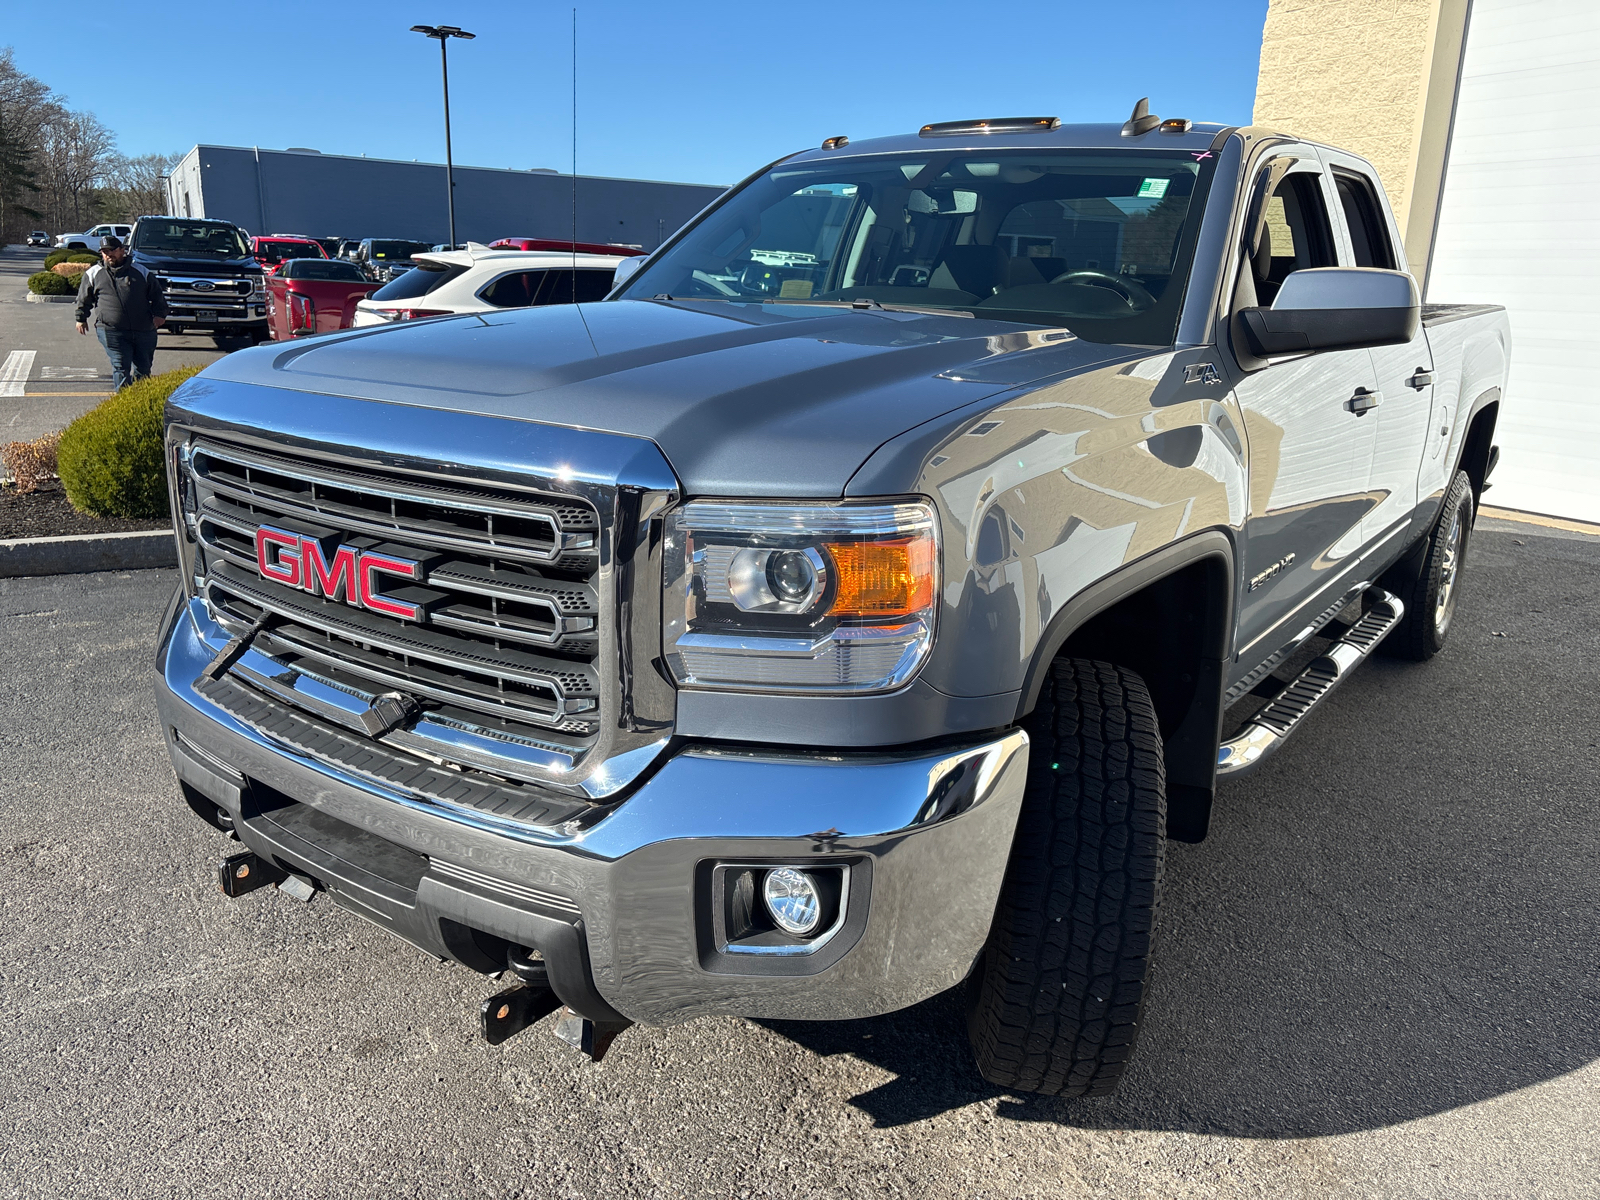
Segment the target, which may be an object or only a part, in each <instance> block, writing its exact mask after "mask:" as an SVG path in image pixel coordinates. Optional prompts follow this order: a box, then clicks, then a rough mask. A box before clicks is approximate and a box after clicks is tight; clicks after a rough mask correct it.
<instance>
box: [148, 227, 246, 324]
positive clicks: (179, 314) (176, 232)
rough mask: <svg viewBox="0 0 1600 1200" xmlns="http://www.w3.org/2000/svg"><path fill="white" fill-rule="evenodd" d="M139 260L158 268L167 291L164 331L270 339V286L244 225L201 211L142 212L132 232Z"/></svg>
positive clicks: (157, 273)
mask: <svg viewBox="0 0 1600 1200" xmlns="http://www.w3.org/2000/svg"><path fill="white" fill-rule="evenodd" d="M129 242H130V244H131V245H132V247H133V260H134V262H136V263H138V264H139V266H141V267H144V268H145V269H146V270H148V271H152V272H154V273H155V275H156V277H157V278H158V279H160V280H161V286H162V289H163V290H164V291H165V292H166V296H167V313H168V316H167V323H166V325H165V326H164V327H163V329H162V332H163V333H194V332H199V331H203V332H206V333H209V334H211V335H212V336H213V337H215V338H216V339H217V341H218V343H219V344H221V343H223V342H224V341H225V340H227V339H230V338H249V339H250V340H251V341H255V342H260V341H265V340H266V339H267V337H268V336H269V332H268V329H267V289H266V283H265V276H264V274H263V272H262V268H261V264H260V263H259V262H257V261H256V259H255V258H254V257H252V256H251V253H250V240H249V239H248V238H247V237H246V236H245V234H244V231H243V230H241V229H240V228H239V227H238V226H237V225H234V224H231V223H230V222H228V221H218V220H212V219H207V218H201V217H140V218H139V219H138V220H137V221H136V222H134V226H133V233H132V234H131V235H130V236H129Z"/></svg>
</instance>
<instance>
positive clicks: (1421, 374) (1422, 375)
mask: <svg viewBox="0 0 1600 1200" xmlns="http://www.w3.org/2000/svg"><path fill="white" fill-rule="evenodd" d="M1432 382H1433V372H1432V371H1426V370H1423V368H1421V367H1418V368H1417V369H1416V370H1415V371H1414V372H1413V373H1412V375H1411V378H1410V379H1408V380H1406V386H1407V387H1409V388H1416V389H1417V391H1419V392H1420V391H1421V390H1422V389H1423V388H1425V387H1427V386H1428V385H1429V384H1430V383H1432Z"/></svg>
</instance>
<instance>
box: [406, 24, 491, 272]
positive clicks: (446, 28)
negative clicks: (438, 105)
mask: <svg viewBox="0 0 1600 1200" xmlns="http://www.w3.org/2000/svg"><path fill="white" fill-rule="evenodd" d="M411 32H412V33H420V34H422V36H423V37H431V38H437V39H438V42H439V70H440V72H441V73H442V74H443V76H444V187H445V198H446V199H447V200H448V201H449V207H450V249H452V250H454V249H455V248H456V172H455V164H454V163H453V162H452V161H451V157H450V56H449V55H448V54H447V53H446V52H445V44H446V43H447V42H449V40H450V39H451V38H465V39H466V40H467V41H471V40H472V39H473V38H475V37H477V36H478V35H477V34H475V33H468V32H467V31H466V30H465V29H461V28H459V27H457V26H455V25H413V26H412V27H411Z"/></svg>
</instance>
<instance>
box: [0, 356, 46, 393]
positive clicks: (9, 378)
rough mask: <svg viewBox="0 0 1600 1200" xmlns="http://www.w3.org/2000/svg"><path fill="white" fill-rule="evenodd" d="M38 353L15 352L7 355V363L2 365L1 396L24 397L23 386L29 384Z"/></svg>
mask: <svg viewBox="0 0 1600 1200" xmlns="http://www.w3.org/2000/svg"><path fill="white" fill-rule="evenodd" d="M38 353H39V352H38V351H37V350H13V351H12V352H11V353H10V354H8V355H6V361H5V362H4V363H0V396H20V395H22V389H23V384H25V383H27V382H28V376H29V374H31V373H32V371H33V360H34V358H35V357H36V356H37V355H38Z"/></svg>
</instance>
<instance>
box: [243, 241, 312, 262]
mask: <svg viewBox="0 0 1600 1200" xmlns="http://www.w3.org/2000/svg"><path fill="white" fill-rule="evenodd" d="M256 246H257V250H256V257H257V258H264V259H266V260H267V261H268V262H282V261H283V260H284V259H288V258H321V257H322V247H321V246H318V245H317V244H316V243H315V242H272V241H267V240H266V239H265V238H263V239H261V240H259V241H257V242H256Z"/></svg>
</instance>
